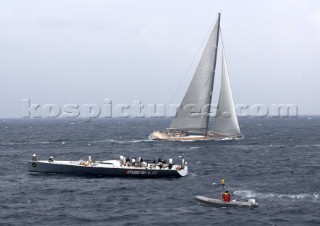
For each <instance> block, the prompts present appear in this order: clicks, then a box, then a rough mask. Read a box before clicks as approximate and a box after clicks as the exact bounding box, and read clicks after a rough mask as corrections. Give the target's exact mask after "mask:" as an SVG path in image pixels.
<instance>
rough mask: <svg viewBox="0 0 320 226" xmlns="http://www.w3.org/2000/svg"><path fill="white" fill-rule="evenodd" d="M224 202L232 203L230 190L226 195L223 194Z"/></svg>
mask: <svg viewBox="0 0 320 226" xmlns="http://www.w3.org/2000/svg"><path fill="white" fill-rule="evenodd" d="M222 201H224V202H230V194H229V192H228V190H226V191H225V192H224V193H222Z"/></svg>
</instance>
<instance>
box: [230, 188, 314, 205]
mask: <svg viewBox="0 0 320 226" xmlns="http://www.w3.org/2000/svg"><path fill="white" fill-rule="evenodd" d="M233 194H234V195H238V196H241V198H260V199H271V200H273V199H291V200H307V201H313V202H319V201H320V200H319V198H320V195H319V193H315V192H314V193H301V194H277V193H260V192H255V191H252V190H239V191H234V192H233Z"/></svg>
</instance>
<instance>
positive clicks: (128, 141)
mask: <svg viewBox="0 0 320 226" xmlns="http://www.w3.org/2000/svg"><path fill="white" fill-rule="evenodd" d="M140 142H153V141H152V140H147V139H146V140H114V139H105V140H95V141H92V142H90V143H116V144H131V143H140Z"/></svg>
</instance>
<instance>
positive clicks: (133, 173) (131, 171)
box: [127, 170, 157, 175]
mask: <svg viewBox="0 0 320 226" xmlns="http://www.w3.org/2000/svg"><path fill="white" fill-rule="evenodd" d="M127 174H128V175H157V171H141V170H128V171H127Z"/></svg>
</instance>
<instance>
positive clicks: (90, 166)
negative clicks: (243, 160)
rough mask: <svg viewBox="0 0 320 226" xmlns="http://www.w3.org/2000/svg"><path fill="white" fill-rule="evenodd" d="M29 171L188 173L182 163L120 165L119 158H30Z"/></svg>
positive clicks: (144, 174)
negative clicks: (95, 159) (57, 159)
mask: <svg viewBox="0 0 320 226" xmlns="http://www.w3.org/2000/svg"><path fill="white" fill-rule="evenodd" d="M28 170H29V172H36V173H58V174H85V175H97V176H114V177H144V178H166V177H184V176H187V175H188V167H187V166H186V165H182V164H178V165H177V164H176V165H172V167H171V169H169V166H168V165H167V164H164V165H163V167H161V168H160V166H159V165H156V164H152V163H151V164H150V163H145V164H144V165H143V166H127V165H122V164H121V161H120V160H107V161H95V162H88V161H85V162H84V161H82V160H79V161H56V160H54V161H50V160H32V161H29V162H28Z"/></svg>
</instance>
